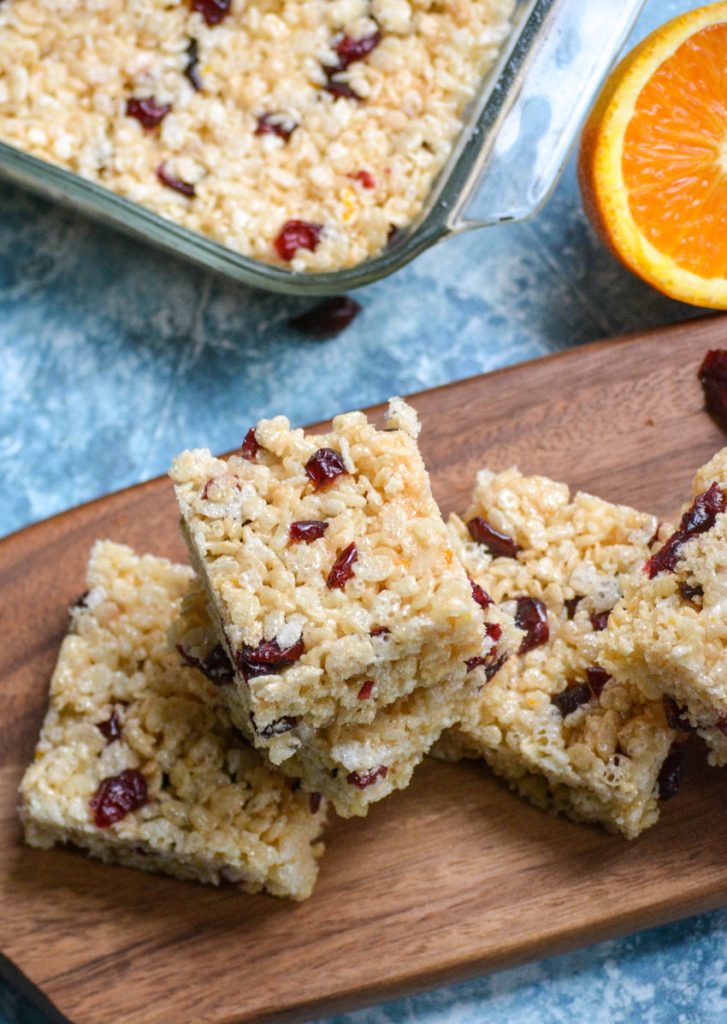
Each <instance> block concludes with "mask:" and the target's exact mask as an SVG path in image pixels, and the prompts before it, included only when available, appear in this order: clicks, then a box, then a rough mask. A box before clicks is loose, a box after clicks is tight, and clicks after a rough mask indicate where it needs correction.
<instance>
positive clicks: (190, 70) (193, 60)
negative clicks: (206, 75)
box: [183, 39, 203, 92]
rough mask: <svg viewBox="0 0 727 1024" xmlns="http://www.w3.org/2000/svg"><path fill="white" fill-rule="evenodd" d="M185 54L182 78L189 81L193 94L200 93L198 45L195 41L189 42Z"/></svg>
mask: <svg viewBox="0 0 727 1024" xmlns="http://www.w3.org/2000/svg"><path fill="white" fill-rule="evenodd" d="M185 53H186V54H187V63H186V64H185V67H184V71H183V74H184V77H185V78H187V79H189V81H190V83H191V85H192V88H193V89H194V91H195V92H202V88H203V86H202V79H201V78H200V77H199V44H198V42H197V40H196V39H190V40H189V46H188V47H187V49H186V51H185Z"/></svg>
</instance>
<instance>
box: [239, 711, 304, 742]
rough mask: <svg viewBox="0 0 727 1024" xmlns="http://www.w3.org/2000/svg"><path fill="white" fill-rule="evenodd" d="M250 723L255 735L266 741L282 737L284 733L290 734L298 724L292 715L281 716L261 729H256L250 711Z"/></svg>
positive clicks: (253, 717)
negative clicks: (274, 737)
mask: <svg viewBox="0 0 727 1024" xmlns="http://www.w3.org/2000/svg"><path fill="white" fill-rule="evenodd" d="M250 721H251V722H252V727H253V729H254V730H255V732H256V733H257V735H258V736H262V737H263V739H266V740H269V739H272V738H273V736H282V735H283V734H284V733H286V732H290V730H291V729H295V727H296V725H297V724H298V719H297V718H294V717H293V715H283V717H282V718H276V719H275V721H274V722H269V723H268V724H267V725H265V726H263V728H262V729H258V727H257V724H256V722H255V715H254V714H253V713H252V711H251V712H250Z"/></svg>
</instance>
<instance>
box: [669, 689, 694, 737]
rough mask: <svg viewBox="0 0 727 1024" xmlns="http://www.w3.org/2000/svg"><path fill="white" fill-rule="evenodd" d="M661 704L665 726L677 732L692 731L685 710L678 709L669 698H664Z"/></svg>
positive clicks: (675, 703)
mask: <svg viewBox="0 0 727 1024" xmlns="http://www.w3.org/2000/svg"><path fill="white" fill-rule="evenodd" d="M662 703H663V705H664V714H665V715H666V721H667V725H668V726H669V727H670V728H671V729H677V730H678V731H679V732H692V731H693V726H692V723H691V722H690V721H689V718H688V716H687V712H686V709H685V708H680V707H679V705H678V704H677V702H676V701H675V700H673V699H672V698H671V697H664V698H663V700H662Z"/></svg>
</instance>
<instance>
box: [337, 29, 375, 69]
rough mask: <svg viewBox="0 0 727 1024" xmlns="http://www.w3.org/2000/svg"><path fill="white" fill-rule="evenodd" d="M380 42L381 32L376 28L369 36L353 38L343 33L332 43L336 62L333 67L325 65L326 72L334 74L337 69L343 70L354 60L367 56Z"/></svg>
mask: <svg viewBox="0 0 727 1024" xmlns="http://www.w3.org/2000/svg"><path fill="white" fill-rule="evenodd" d="M380 42H381V33H380V32H379V31H378V30H377V31H376V32H372V33H371V35H370V36H363V37H362V38H361V39H353V38H352V37H351V36H348V35H343V36H341V37H340V38H339V39H338V40H337V42H336V43H335V44H334V49H335V51H336V56H337V57H338V64H336V65H335V67H327V68H326V69H325V70H326V73H327V74H335V73H336V72H337V71H345V70H346V68H347V67H350V66H351V64H354V63H355V62H356V61H359V60H363V59H364V57H368V55H369V54H370V53H371V51H372V50H375V49H376V47H377V46H378V45H379V43H380Z"/></svg>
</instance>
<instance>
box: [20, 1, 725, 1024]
mask: <svg viewBox="0 0 727 1024" xmlns="http://www.w3.org/2000/svg"><path fill="white" fill-rule="evenodd" d="M584 2H585V0H584ZM590 2H598V0H590ZM694 6H697V5H696V4H694V3H689V2H687V0H649V2H648V3H647V6H646V8H645V12H644V15H643V17H642V19H641V21H640V23H639V25H638V29H637V32H636V34H635V38H636V37H638V36H641V35H643V34H644V32H645V31H646V30H648V29H650V28H651V27H653V26H655V25H656V24H658V23H659V22H660V21H662V20H665V19H666V18H667V17H669V16H671V15H672V14H676V13H678V12H680V11H682V10H686V9H688V8H691V7H694ZM358 297H359V299H360V301H361V302H362V304H363V306H364V312H363V314H362V315H361V316H360V317H359V319H358V320H357V321H356V322H355V323H354V325H353V326H352V327H351V328H350V329H349V330H348V331H346V332H345V333H344V334H343V335H341V336H340V337H338V338H336V339H334V340H332V341H326V342H313V341H308V340H304V339H302V338H300V337H299V336H296V335H295V334H294V333H293V332H292V331H291V330H290V329H289V328H288V327H287V326H286V321H287V319H288V318H289V317H290V316H291V315H292V314H293V313H295V312H298V311H300V310H301V309H303V308H305V307H306V306H307V303H306V302H305V301H304V300H300V299H284V298H281V297H279V296H274V295H265V294H261V293H253V292H250V291H248V290H245V289H244V288H241V287H237V286H234V285H231V284H228V283H226V282H225V281H224V280H222V279H219V278H216V277H213V276H210V275H206V274H203V273H201V272H200V271H198V270H196V269H195V268H193V267H190V266H188V265H186V264H184V263H181V262H178V261H176V260H174V259H172V258H169V257H166V256H162V255H160V254H159V253H157V252H155V251H152V250H149V249H146V248H144V247H143V246H141V245H139V244H136V243H133V242H130V241H128V240H126V239H124V238H123V237H121V236H120V235H118V234H116V233H114V232H113V231H110V230H107V229H105V228H101V227H97V226H95V225H93V224H91V223H90V222H87V221H85V220H83V219H81V218H79V217H77V216H75V215H73V214H70V213H64V212H60V211H59V210H57V209H55V208H54V207H52V206H50V205H48V204H46V203H44V202H41V201H39V200H36V199H34V198H32V197H30V196H29V195H26V194H24V193H23V192H20V191H17V190H15V189H13V188H11V187H8V186H4V185H0V474H1V475H2V479H3V484H4V486H3V496H4V498H3V501H2V503H0V534H4V533H8V532H10V531H12V530H15V529H18V528H20V527H22V526H24V525H26V524H28V523H30V522H33V521H35V520H38V519H42V518H44V517H46V516H49V515H52V514H53V513H55V512H58V511H60V510H61V509H64V508H67V507H69V506H71V505H74V504H77V503H79V502H83V501H87V500H89V499H91V498H94V497H96V496H97V495H100V494H104V493H105V492H107V491H110V490H114V489H116V488H119V487H123V486H125V485H127V484H131V483H135V482H136V481H138V480H141V479H144V478H147V477H152V476H156V475H157V474H159V473H163V472H164V471H165V470H166V468H167V466H168V463H169V460H170V458H171V456H172V455H173V454H174V453H175V452H177V451H178V450H179V449H180V448H182V447H186V446H192V445H197V444H203V445H206V446H209V447H210V448H212V449H213V450H220V451H221V450H225V449H229V448H232V447H234V446H235V445H237V444H239V442H240V439H241V436H242V432H243V430H244V429H246V427H247V426H248V424H249V423H250V422H251V421H252V420H254V419H255V418H256V417H258V416H261V415H267V414H271V413H274V412H277V411H281V410H284V411H285V412H286V413H288V414H289V415H290V417H291V418H292V419H293V420H294V421H296V422H299V423H305V422H310V421H313V420H317V419H321V418H323V417H326V416H329V415H331V414H333V413H335V412H337V411H339V410H341V409H344V408H351V407H358V406H361V405H366V404H369V403H372V402H376V401H380V400H382V399H384V398H386V397H388V396H389V395H391V394H393V393H400V394H405V393H407V392H411V391H415V390H418V389H421V388H426V387H430V386H432V385H435V384H440V383H443V382H445V381H450V380H455V379H457V378H461V377H466V376H470V375H472V374H475V373H478V372H481V371H483V370H489V369H492V368H494V367H498V366H503V365H505V364H508V363H515V362H519V361H521V360H523V359H530V358H534V357H537V356H540V355H545V354H546V353H548V352H553V351H556V350H558V349H561V348H565V347H568V346H572V345H576V344H579V343H581V342H585V341H590V340H592V339H594V338H599V337H603V336H609V335H615V334H618V333H622V332H624V331H629V330H636V329H640V328H644V327H650V326H655V325H658V324H665V323H669V322H673V321H677V320H680V319H683V318H684V317H685V316H691V315H694V314H695V313H696V312H698V311H696V310H694V309H691V308H688V307H684V306H680V305H678V304H677V303H674V302H670V301H669V300H667V299H665V298H663V297H662V296H660V295H658V294H657V293H656V292H654V291H652V290H651V289H649V288H648V287H646V286H645V285H642V284H640V283H639V282H638V281H636V280H635V279H634V278H632V277H631V276H630V275H629V274H628V273H627V272H626V271H624V270H623V269H622V268H620V267H619V266H618V265H616V263H615V262H614V261H613V260H612V259H611V258H610V257H609V256H608V254H607V253H606V252H605V251H604V250H603V248H602V247H601V246H600V244H598V243H597V242H596V240H595V239H594V237H593V235H592V233H591V231H590V229H589V228H588V226H587V225H586V222H585V220H584V217H583V214H582V212H581V209H580V204H579V201H578V196H577V190H576V185H575V174H574V170H573V167H572V166H570V167H569V168H568V170H567V172H566V174H565V176H564V178H563V180H562V182H561V185H560V186H559V188H558V190H557V192H556V194H555V195H554V197H553V199H552V200H551V202H550V204H549V205H548V207H547V208H546V210H545V211H544V212H543V213H542V214H541V215H540V216H539V217H537V218H536V219H535V220H533V221H532V222H530V223H528V224H522V225H514V226H510V227H507V228H501V229H491V230H489V231H487V232H476V233H472V234H470V235H466V236H462V237H460V238H458V239H453V240H450V241H448V242H446V243H444V244H443V245H441V246H440V247H439V248H437V249H435V250H433V251H431V252H429V253H427V254H425V255H424V256H422V257H421V258H420V259H418V260H417V261H416V262H415V263H414V264H413V265H411V266H409V267H408V268H406V269H404V270H403V271H401V272H400V273H399V274H397V275H396V276H395V277H393V278H390V279H388V280H386V281H382V282H379V283H378V284H376V285H373V286H371V287H369V288H367V289H364V290H363V291H362V292H360V293H358ZM0 912H1V911H0ZM726 940H727V913H725V912H719V913H715V914H711V915H707V916H704V917H701V918H696V919H693V920H690V921H686V922H683V923H680V924H677V925H673V926H671V927H668V928H662V929H658V930H655V931H651V932H647V933H644V934H641V935H638V936H635V937H632V938H630V939H626V940H623V941H620V942H613V943H606V944H603V945H601V946H598V947H596V948H594V949H591V950H586V951H582V952H579V953H576V954H571V955H569V956H567V957H559V958H557V959H552V960H548V961H544V962H542V963H540V964H536V965H532V966H528V967H524V968H521V969H518V970H513V971H506V972H501V973H500V974H497V975H495V976H493V977H491V978H487V979H481V980H479V981H475V982H471V983H469V984H466V985H461V986H456V987H450V988H446V989H441V990H438V991H437V992H435V993H432V994H429V995H422V996H419V997H416V998H414V999H410V1000H404V1001H401V1002H396V1003H391V1004H388V1005H386V1006H382V1007H378V1008H375V1009H370V1010H365V1011H361V1012H359V1013H357V1014H351V1015H348V1016H344V1017H336V1018H335V1021H336V1024H374V1022H375V1024H404V1022H415V1021H417V1022H424V1024H474V1022H488V1024H490V1022H491V1024H506V1022H507V1024H511V1022H522V1024H531V1022H532V1024H551V1022H552V1024H566V1022H568V1024H571V1022H574V1021H585V1020H588V1021H589V1022H591V1024H601V1022H603V1024H619V1022H630V1021H640V1022H644V1024H662V1022H682V1021H683V1022H690V1024H691V1022H694V1021H699V1022H705V1024H711V1022H717V1021H725V1020H727V958H726V957H725V943H726ZM371 955H375V951H371V950H368V951H362V970H365V962H366V957H368V956H371ZM40 1019H41V1018H40V1017H39V1016H38V1015H37V1014H34V1013H31V1012H26V1011H24V1010H23V1009H22V1007H21V1006H20V1005H19V1004H18V1003H17V1000H16V999H14V998H13V997H11V995H10V994H9V993H8V992H7V991H3V989H2V987H1V986H0V1024H20V1022H22V1024H26V1022H33V1024H36V1022H38V1021H40Z"/></svg>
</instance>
